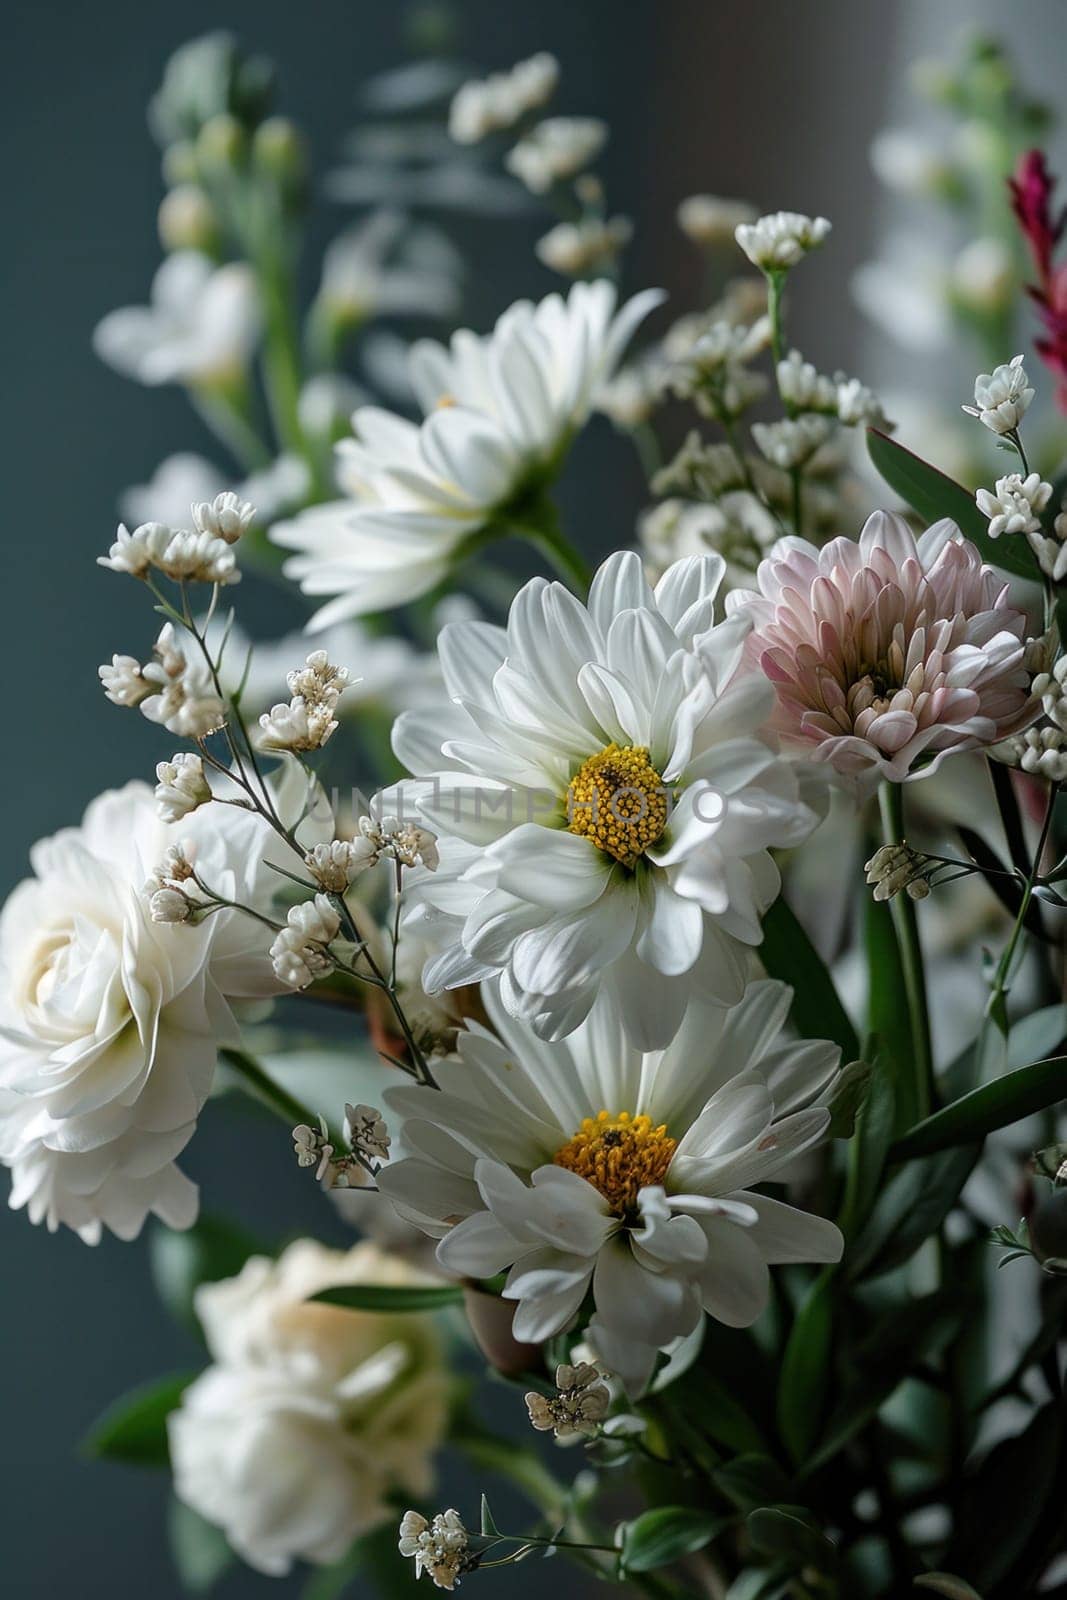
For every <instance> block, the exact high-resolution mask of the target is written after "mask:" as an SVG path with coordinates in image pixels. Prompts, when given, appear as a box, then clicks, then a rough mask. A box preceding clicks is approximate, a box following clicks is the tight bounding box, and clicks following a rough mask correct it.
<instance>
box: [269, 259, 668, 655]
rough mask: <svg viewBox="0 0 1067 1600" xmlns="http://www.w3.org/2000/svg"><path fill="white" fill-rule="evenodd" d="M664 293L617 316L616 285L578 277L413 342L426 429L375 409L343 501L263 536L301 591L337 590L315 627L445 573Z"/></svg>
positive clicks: (540, 475) (583, 412)
mask: <svg viewBox="0 0 1067 1600" xmlns="http://www.w3.org/2000/svg"><path fill="white" fill-rule="evenodd" d="M660 298H661V296H660V293H659V291H658V290H646V291H645V293H644V294H640V295H637V296H635V297H634V298H633V299H632V300H630V301H628V302H627V304H626V305H625V306H623V308H622V310H621V311H619V312H618V313H616V310H615V306H616V293H615V289H614V286H613V285H612V284H610V283H607V282H604V281H599V282H596V283H579V284H575V286H574V288H573V289H571V291H570V293H569V294H568V296H567V298H566V299H565V300H564V299H563V298H561V296H559V295H557V294H553V295H549V296H548V297H547V298H546V299H544V300H542V301H541V302H540V303H539V304H537V305H533V304H531V303H530V302H529V301H519V302H518V303H517V304H515V305H513V306H512V307H511V308H510V309H509V310H508V311H506V312H505V313H504V315H503V316H502V317H501V318H500V320H499V321H498V322H497V324H496V327H495V328H494V329H493V332H492V333H491V334H488V335H486V336H484V337H483V336H479V335H476V334H473V333H471V332H469V331H468V330H466V329H461V330H460V331H459V332H458V333H456V334H454V335H453V337H452V342H451V346H450V347H448V348H446V347H445V346H443V345H439V344H436V343H433V342H432V341H430V340H421V341H419V342H418V343H417V344H416V345H415V346H414V347H413V349H412V352H411V378H412V382H413V384H414V387H415V391H416V393H417V395H418V399H419V403H420V405H421V406H422V409H423V411H424V412H425V414H426V415H425V420H424V421H423V422H422V423H421V424H416V423H413V422H408V421H405V420H404V419H403V418H401V417H397V416H393V415H392V414H391V413H390V412H387V411H382V410H380V409H378V408H377V407H374V406H365V407H363V408H362V409H361V410H359V411H357V412H356V414H355V418H354V426H355V432H356V438H355V439H350V440H346V441H344V442H343V443H342V444H341V445H340V446H339V447H338V454H339V479H340V482H341V486H342V488H343V489H345V491H346V492H347V493H348V494H349V495H350V496H351V498H350V499H349V500H340V501H333V502H330V503H328V504H326V505H321V506H314V507H312V508H311V509H310V510H308V511H305V512H303V513H302V514H301V515H300V516H299V517H296V518H294V519H293V520H292V521H291V522H284V523H280V524H276V525H275V527H274V528H273V529H272V531H271V537H272V539H274V540H275V542H276V543H278V544H280V545H284V546H286V547H287V548H288V549H292V550H296V551H298V552H299V554H298V555H296V556H293V557H291V558H290V559H289V561H288V562H287V563H286V567H285V570H286V572H287V574H288V575H289V576H290V577H293V578H298V579H299V580H300V583H301V587H302V588H303V590H304V592H305V593H306V594H313V595H334V596H336V598H335V599H334V600H332V601H331V602H329V603H328V604H327V605H325V606H323V607H322V609H321V610H320V611H318V612H317V613H316V615H315V616H314V618H313V619H312V626H313V627H314V628H325V627H328V626H329V625H330V624H331V623H334V622H337V621H339V620H341V619H342V618H345V617H351V616H358V615H360V614H363V613H366V612H370V611H381V610H384V609H386V608H388V607H390V606H396V605H402V604H404V603H405V602H407V601H409V600H413V599H415V598H416V597H417V596H418V595H421V594H425V593H426V591H427V590H429V589H432V588H433V587H434V586H435V585H436V584H438V583H440V582H441V580H442V579H443V578H445V577H446V576H447V574H448V572H449V570H450V568H451V567H452V565H453V564H454V562H455V561H456V559H457V558H458V556H459V554H460V552H461V549H462V547H463V545H464V544H465V542H466V541H467V540H469V539H470V537H471V536H472V535H473V534H475V533H477V532H478V530H479V529H480V528H483V527H484V526H485V525H486V523H488V522H491V521H493V520H494V519H495V518H503V517H505V516H506V514H507V509H508V507H509V506H510V505H511V504H513V503H514V502H515V501H516V499H517V497H518V496H520V495H522V494H527V493H530V492H532V491H533V490H534V489H536V488H537V486H538V485H539V484H541V483H547V482H548V481H550V480H551V479H552V477H553V476H554V475H555V473H556V472H557V471H558V469H559V466H560V463H561V460H562V457H563V455H564V453H565V451H566V449H567V447H568V445H569V444H570V441H571V439H572V438H573V436H574V433H575V432H576V430H577V429H578V428H580V427H581V426H582V424H583V423H584V422H585V421H586V419H587V418H588V416H589V412H590V410H591V408H592V406H593V404H594V401H595V399H596V395H597V391H598V389H599V387H600V385H601V384H602V383H604V382H605V381H606V380H607V379H608V378H610V376H611V374H612V373H613V372H614V370H615V367H616V365H617V364H618V361H619V358H620V357H621V355H622V352H623V350H624V348H625V346H626V344H627V342H628V340H629V338H630V335H631V334H632V333H633V331H634V329H635V328H636V327H637V325H638V323H639V322H640V321H641V319H642V318H643V317H644V316H645V315H646V314H647V313H648V312H649V311H650V310H651V309H652V307H653V306H654V305H656V304H658V302H659V300H660Z"/></svg>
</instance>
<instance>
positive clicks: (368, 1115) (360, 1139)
mask: <svg viewBox="0 0 1067 1600" xmlns="http://www.w3.org/2000/svg"><path fill="white" fill-rule="evenodd" d="M345 1138H346V1139H347V1140H348V1143H349V1145H350V1147H351V1149H352V1151H353V1152H354V1153H355V1154H356V1155H357V1156H362V1157H363V1158H364V1159H365V1160H366V1161H369V1162H374V1161H388V1159H389V1143H390V1139H389V1129H388V1128H387V1127H386V1124H385V1118H384V1117H383V1116H382V1114H381V1112H380V1111H379V1110H378V1109H377V1107H376V1106H363V1105H359V1106H350V1105H346V1106H345Z"/></svg>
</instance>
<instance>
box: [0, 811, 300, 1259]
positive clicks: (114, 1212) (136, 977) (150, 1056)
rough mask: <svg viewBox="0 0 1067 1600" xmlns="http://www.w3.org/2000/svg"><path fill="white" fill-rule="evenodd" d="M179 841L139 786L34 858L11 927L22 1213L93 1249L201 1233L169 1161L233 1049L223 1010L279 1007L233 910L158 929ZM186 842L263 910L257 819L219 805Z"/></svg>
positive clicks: (16, 897) (11, 1128)
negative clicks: (167, 871)
mask: <svg viewBox="0 0 1067 1600" xmlns="http://www.w3.org/2000/svg"><path fill="white" fill-rule="evenodd" d="M172 837H173V835H172V834H170V833H169V831H168V827H167V824H166V823H164V822H163V821H162V820H161V819H160V818H159V816H158V815H157V813H156V806H155V802H154V798H153V795H152V791H151V789H149V788H148V786H147V785H146V784H141V783H132V784H128V785H127V786H126V788H125V789H120V790H116V791H112V792H110V793H107V794H104V795H102V796H101V797H100V798H99V799H97V800H94V801H93V803H92V804H91V805H90V806H89V808H88V810H87V811H86V813H85V817H84V819H83V821H82V823H81V825H80V826H79V827H76V828H68V829H66V830H64V831H63V832H61V833H58V834H56V835H55V836H54V837H53V838H51V839H45V840H42V841H41V842H40V843H39V844H37V845H36V846H35V847H34V849H33V852H32V861H33V867H34V874H35V875H34V877H32V878H29V879H27V880H26V881H25V882H23V883H21V884H20V885H19V886H18V888H17V889H15V891H14V892H13V894H12V895H11V896H10V898H9V899H8V901H7V904H6V905H5V906H4V909H3V913H2V915H0V1023H2V1029H0V1036H2V1041H3V1042H2V1043H0V1087H2V1090H3V1093H2V1096H0V1160H2V1161H3V1162H4V1164H5V1165H7V1166H9V1167H11V1168H12V1172H13V1183H12V1194H11V1204H12V1205H13V1206H23V1205H24V1206H26V1207H27V1209H28V1213H29V1216H30V1220H31V1221H33V1222H41V1221H44V1222H47V1224H48V1227H49V1228H50V1229H53V1230H54V1229H55V1228H57V1227H59V1226H60V1225H65V1226H67V1227H70V1228H73V1229H75V1230H76V1231H77V1232H78V1233H79V1234H80V1235H81V1237H82V1238H83V1239H85V1240H86V1241H87V1242H88V1243H92V1244H95V1243H96V1242H97V1240H98V1239H99V1238H100V1236H101V1233H102V1231H103V1229H105V1228H109V1229H111V1230H112V1231H113V1232H114V1233H116V1234H118V1235H119V1237H120V1238H124V1239H129V1238H133V1237H134V1236H135V1235H136V1234H137V1233H138V1232H139V1231H140V1229H141V1226H142V1224H143V1222H144V1220H145V1217H146V1216H147V1215H148V1213H149V1212H152V1213H154V1214H155V1215H156V1216H159V1217H161V1218H162V1219H163V1220H164V1221H165V1222H167V1223H168V1224H169V1225H170V1226H171V1227H176V1228H181V1227H188V1225H189V1224H190V1223H191V1222H192V1220H193V1218H194V1217H195V1215H196V1209H197V1197H196V1188H195V1185H193V1184H192V1183H191V1182H190V1181H189V1179H188V1178H186V1177H184V1175H183V1174H182V1173H181V1172H179V1171H178V1168H177V1167H176V1166H175V1165H174V1158H175V1157H176V1156H177V1155H178V1154H179V1152H180V1151H181V1150H182V1149H183V1148H184V1146H185V1145H186V1144H187V1143H188V1141H189V1138H190V1137H191V1135H192V1133H193V1130H194V1128H195V1125H196V1119H197V1116H198V1114H199V1111H200V1108H201V1107H202V1105H203V1103H204V1101H205V1099H206V1098H207V1095H208V1091H209V1089H210V1087H211V1081H212V1077H213V1075H214V1069H215V1055H216V1050H217V1048H218V1045H219V1043H220V1042H224V1041H226V1040H227V1039H235V1038H236V1036H237V1029H236V1024H235V1023H234V1019H233V1017H232V1015H231V1013H230V1009H229V1006H228V1004H227V1001H228V1000H229V999H231V998H238V997H242V996H262V995H265V994H272V993H276V992H277V984H276V983H275V981H274V978H273V974H272V972H271V967H270V961H269V960H268V958H267V955H266V951H265V948H264V940H263V932H262V929H261V927H260V925H259V924H258V923H256V922H255V921H254V920H253V919H252V918H250V917H245V916H243V915H242V914H241V913H240V912H237V911H230V910H227V909H223V910H220V911H218V912H217V913H215V914H213V915H212V916H211V917H209V918H207V920H206V921H204V922H203V923H201V924H200V925H198V926H196V927H191V926H190V927H166V926H159V925H157V924H155V923H154V922H153V921H152V918H151V915H150V912H149V907H148V903H147V900H146V898H145V896H144V894H143V892H142V890H143V885H144V883H145V880H146V878H147V877H148V876H149V875H150V873H151V872H152V869H153V867H154V865H155V863H157V862H158V861H159V859H160V858H161V857H162V856H163V855H164V853H165V851H166V848H167V846H168V844H169V842H170V840H171V839H172ZM271 837H272V836H271ZM188 842H189V844H190V845H191V846H192V848H194V849H195V852H196V860H197V867H198V871H200V872H201V873H202V875H203V876H204V878H205V881H207V882H209V883H210V884H211V885H212V887H213V888H216V889H217V890H218V891H219V892H220V893H222V894H224V895H225V896H226V898H228V899H234V900H240V901H242V902H243V903H244V904H247V905H253V906H256V905H259V906H263V905H264V904H266V903H267V902H268V901H269V896H270V894H271V893H272V891H273V888H274V883H275V882H276V878H275V874H273V873H272V872H270V871H269V869H268V868H266V867H265V866H264V864H263V860H262V857H263V854H264V850H265V849H266V847H267V842H268V834H267V829H266V825H265V824H264V823H262V822H261V821H260V819H258V818H256V817H252V816H249V814H248V813H246V812H237V811H231V810H230V809H229V808H228V807H219V808H217V813H216V812H213V813H212V815H211V818H210V822H208V823H205V822H204V821H203V820H202V818H201V817H196V818H192V817H191V818H189V819H188ZM274 856H275V859H277V851H274ZM268 880H273V881H270V882H268Z"/></svg>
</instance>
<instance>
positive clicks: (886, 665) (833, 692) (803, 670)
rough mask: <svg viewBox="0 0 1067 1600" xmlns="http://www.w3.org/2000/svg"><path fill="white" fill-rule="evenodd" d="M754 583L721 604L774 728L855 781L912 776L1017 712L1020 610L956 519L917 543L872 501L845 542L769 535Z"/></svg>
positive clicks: (1024, 682)
mask: <svg viewBox="0 0 1067 1600" xmlns="http://www.w3.org/2000/svg"><path fill="white" fill-rule="evenodd" d="M757 581H758V583H759V592H758V593H757V592H754V591H752V590H740V591H735V592H734V593H733V594H732V595H731V596H730V597H729V601H728V607H729V609H730V610H731V611H737V610H740V609H742V608H744V609H745V610H747V612H748V614H749V615H750V616H751V617H752V621H753V630H752V633H751V634H750V636H749V639H748V641H747V645H746V648H747V650H748V652H749V659H750V661H751V662H752V664H753V666H758V667H760V668H762V670H763V671H764V672H765V673H766V675H767V677H768V678H770V680H771V682H772V683H773V684H774V686H775V688H776V690H777V692H778V711H777V714H776V726H777V728H778V730H779V731H780V733H781V734H782V735H783V736H784V738H785V739H787V740H788V741H790V742H791V743H795V744H798V745H801V746H804V747H806V748H807V749H808V750H809V751H810V754H811V755H812V757H813V758H814V759H815V760H817V761H828V762H830V763H831V765H833V766H834V767H836V768H837V770H838V771H839V772H843V773H846V774H848V775H849V776H851V777H853V778H855V779H857V780H858V781H859V782H860V783H861V784H863V785H864V786H873V785H874V784H876V783H877V781H878V779H879V778H889V779H891V780H892V781H893V782H894V783H900V782H902V781H903V780H904V779H905V778H909V777H920V776H923V775H925V774H927V773H929V772H932V771H933V770H934V768H935V767H936V766H937V765H938V764H939V763H940V761H941V760H942V759H943V758H944V757H945V756H946V755H949V754H951V753H952V752H953V751H958V750H969V749H973V748H974V747H975V746H976V745H986V744H993V743H995V742H996V741H997V740H999V739H1003V738H1004V737H1005V736H1006V735H1007V734H1009V733H1012V732H1014V731H1015V730H1017V729H1018V728H1019V727H1021V726H1024V725H1025V724H1026V723H1027V722H1028V721H1029V720H1030V718H1031V715H1032V702H1031V699H1030V680H1029V675H1028V673H1027V672H1026V669H1025V667H1024V665H1023V650H1024V643H1025V633H1026V619H1025V617H1024V616H1023V614H1022V613H1021V612H1020V611H1016V610H1015V609H1014V608H1013V607H1012V606H1011V605H1010V604H1009V603H1008V598H1007V586H1006V585H1005V584H1003V583H1002V581H1001V579H1000V578H999V577H998V576H997V575H996V573H995V572H994V571H993V570H992V569H991V568H990V567H987V566H984V565H983V564H982V558H981V556H980V555H979V553H978V551H977V550H976V548H975V547H974V545H973V544H971V543H970V542H969V541H968V540H966V539H964V538H963V537H962V535H961V533H960V530H959V529H958V528H957V527H956V525H955V523H953V522H947V521H945V522H937V523H935V524H934V525H933V527H931V528H928V529H927V530H926V532H925V533H924V534H922V535H921V537H920V538H919V539H918V540H917V541H916V539H915V538H914V537H913V535H912V533H911V531H910V529H909V528H908V526H907V524H906V523H905V522H904V521H903V520H902V519H901V518H900V517H897V516H893V515H891V514H890V513H888V512H884V511H876V512H875V514H874V515H873V516H872V517H869V518H868V520H867V523H866V525H865V526H864V529H863V532H862V533H861V534H860V537H859V541H858V542H857V541H856V540H854V539H834V540H833V541H832V542H831V543H830V544H828V545H827V546H826V547H825V548H824V549H822V550H819V549H817V548H816V546H815V545H812V544H808V543H807V541H806V540H804V539H793V538H787V539H782V540H780V541H779V543H778V544H776V545H775V546H774V548H773V549H772V550H771V552H770V555H769V556H768V558H767V559H766V560H765V561H763V562H762V563H761V564H760V568H759V572H758V575H757Z"/></svg>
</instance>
